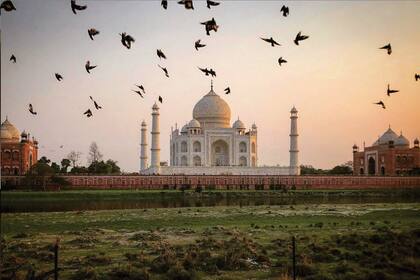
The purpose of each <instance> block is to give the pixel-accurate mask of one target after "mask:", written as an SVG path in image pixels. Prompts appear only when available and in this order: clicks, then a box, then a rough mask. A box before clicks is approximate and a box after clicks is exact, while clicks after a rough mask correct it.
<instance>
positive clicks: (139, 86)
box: [136, 85, 146, 94]
mask: <svg viewBox="0 0 420 280" xmlns="http://www.w3.org/2000/svg"><path fill="white" fill-rule="evenodd" d="M136 87H138V88H139V89H141V91H142V92H143V94H145V93H146V91H145V90H144V87H143V85H136Z"/></svg>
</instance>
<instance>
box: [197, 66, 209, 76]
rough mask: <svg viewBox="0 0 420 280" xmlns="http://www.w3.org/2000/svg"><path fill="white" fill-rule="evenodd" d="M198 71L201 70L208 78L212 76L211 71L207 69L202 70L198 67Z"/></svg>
mask: <svg viewBox="0 0 420 280" xmlns="http://www.w3.org/2000/svg"><path fill="white" fill-rule="evenodd" d="M198 69H200V70H201V72H203V73H204V74H206V76H208V75H210V71H209V69H207V68H200V67H198Z"/></svg>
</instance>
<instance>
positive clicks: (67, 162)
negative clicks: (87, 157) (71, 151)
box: [61, 158, 71, 173]
mask: <svg viewBox="0 0 420 280" xmlns="http://www.w3.org/2000/svg"><path fill="white" fill-rule="evenodd" d="M70 164H71V161H70V160H69V159H68V158H63V159H62V160H61V172H63V173H67V169H68V168H69V167H70Z"/></svg>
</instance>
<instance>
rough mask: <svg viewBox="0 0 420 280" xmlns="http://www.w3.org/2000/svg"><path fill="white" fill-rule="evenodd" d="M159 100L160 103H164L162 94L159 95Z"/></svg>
mask: <svg viewBox="0 0 420 280" xmlns="http://www.w3.org/2000/svg"><path fill="white" fill-rule="evenodd" d="M159 102H160V103H163V98H162V96H160V95H159Z"/></svg>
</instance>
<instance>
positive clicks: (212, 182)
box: [1, 175, 420, 189]
mask: <svg viewBox="0 0 420 280" xmlns="http://www.w3.org/2000/svg"><path fill="white" fill-rule="evenodd" d="M63 177H64V178H66V179H67V180H68V181H69V182H71V184H72V186H73V187H77V188H98V189H110V188H127V189H129V188H138V189H164V188H180V187H181V186H183V185H188V186H190V187H192V188H195V187H196V186H203V187H211V188H215V189H241V188H242V189H270V186H287V187H289V188H290V187H292V186H295V187H296V188H297V189H369V188H408V187H410V188H411V187H416V188H418V187H420V177H380V176H240V175H237V176H236V175H229V176H206V175H199V176H183V175H173V176H140V175H115V176H106V175H104V176H94V175H80V176H63ZM22 178H23V176H2V178H1V180H2V185H3V184H4V183H5V182H6V181H7V180H9V181H10V182H12V183H15V184H18V183H19V182H20V180H21V179H22Z"/></svg>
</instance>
